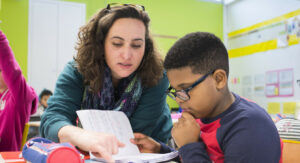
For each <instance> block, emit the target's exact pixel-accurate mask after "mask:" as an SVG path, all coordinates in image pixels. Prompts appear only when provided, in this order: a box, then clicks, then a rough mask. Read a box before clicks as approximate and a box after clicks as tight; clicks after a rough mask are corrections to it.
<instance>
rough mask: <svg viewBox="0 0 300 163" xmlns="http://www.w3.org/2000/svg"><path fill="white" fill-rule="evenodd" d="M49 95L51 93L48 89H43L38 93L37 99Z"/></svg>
mask: <svg viewBox="0 0 300 163" xmlns="http://www.w3.org/2000/svg"><path fill="white" fill-rule="evenodd" d="M49 95H50V96H52V95H53V93H52V92H51V91H50V90H48V89H43V91H42V92H41V93H40V95H39V101H41V99H42V97H43V96H49Z"/></svg>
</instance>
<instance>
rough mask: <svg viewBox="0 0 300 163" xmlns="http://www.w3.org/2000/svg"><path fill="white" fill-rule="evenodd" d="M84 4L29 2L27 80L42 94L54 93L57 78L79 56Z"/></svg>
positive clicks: (45, 0)
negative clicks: (45, 91)
mask: <svg viewBox="0 0 300 163" xmlns="http://www.w3.org/2000/svg"><path fill="white" fill-rule="evenodd" d="M85 13H86V12H85V4H81V3H73V2H62V1H56V0H30V1H29V37H28V38H29V39H28V43H29V45H28V47H29V48H28V81H29V84H30V85H31V86H32V87H33V88H34V89H35V91H36V92H37V93H38V94H39V93H40V92H41V91H42V90H43V89H44V88H47V89H50V90H51V91H53V90H54V87H55V83H56V80H57V77H58V75H59V74H60V72H61V71H62V70H63V68H64V66H65V64H66V63H67V62H68V61H71V60H72V58H73V56H74V55H75V54H76V51H75V44H76V41H77V33H78V31H79V27H80V26H82V25H83V24H84V23H85Z"/></svg>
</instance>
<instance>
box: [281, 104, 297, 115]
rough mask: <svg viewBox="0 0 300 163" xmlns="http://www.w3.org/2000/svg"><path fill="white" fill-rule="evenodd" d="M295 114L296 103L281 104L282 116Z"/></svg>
mask: <svg viewBox="0 0 300 163" xmlns="http://www.w3.org/2000/svg"><path fill="white" fill-rule="evenodd" d="M295 113H296V102H284V103H283V114H292V115H294V114H295Z"/></svg>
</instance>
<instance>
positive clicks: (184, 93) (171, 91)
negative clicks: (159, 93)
mask: <svg viewBox="0 0 300 163" xmlns="http://www.w3.org/2000/svg"><path fill="white" fill-rule="evenodd" d="M214 72H215V71H211V72H209V73H207V74H205V75H204V76H202V77H201V78H200V79H198V80H197V81H195V83H193V84H192V86H190V87H189V88H187V89H183V90H179V91H176V90H175V89H174V88H173V87H171V86H170V87H169V88H168V90H167V91H166V93H167V95H168V96H169V97H171V98H172V99H173V100H176V97H178V98H179V99H180V100H183V101H188V100H189V99H190V95H189V94H188V93H189V91H190V90H192V89H193V88H194V87H196V86H197V85H198V84H200V83H201V82H203V81H204V80H205V79H206V78H207V77H208V76H209V75H210V74H213V73H214Z"/></svg>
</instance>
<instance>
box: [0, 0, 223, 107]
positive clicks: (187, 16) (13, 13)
mask: <svg viewBox="0 0 300 163" xmlns="http://www.w3.org/2000/svg"><path fill="white" fill-rule="evenodd" d="M65 1H69V2H78V3H85V4H86V21H88V20H89V18H90V17H91V16H92V15H93V14H94V13H95V12H97V11H98V10H99V9H100V8H103V7H106V4H107V3H112V2H122V3H134V4H142V5H144V6H145V8H146V11H147V12H148V14H149V15H150V18H151V31H152V34H153V36H154V39H155V41H156V44H157V46H158V48H159V51H160V52H161V54H162V56H164V55H165V54H166V52H167V51H168V49H169V48H170V47H171V46H172V45H173V43H174V42H175V41H176V40H177V39H178V38H179V37H182V36H184V35H185V34H187V33H189V32H195V31H207V32H212V33H214V34H216V35H217V36H219V37H220V38H223V6H222V5H221V4H216V3H210V2H204V1H200V0H185V1H182V0H164V1H161V0H127V1H125V0H122V1H120V0H119V1H117V0H65ZM28 3H29V0H21V1H20V0H2V3H1V9H0V20H1V21H2V22H1V23H0V29H1V30H3V31H4V32H5V34H6V35H7V37H8V39H9V41H10V44H11V47H12V49H13V51H14V53H15V57H16V59H17V61H18V63H19V65H20V67H21V69H22V71H23V74H24V76H25V77H26V78H27V63H28V61H27V56H28ZM168 102H169V103H170V105H171V107H177V105H176V103H175V102H174V101H172V100H169V99H168Z"/></svg>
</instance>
